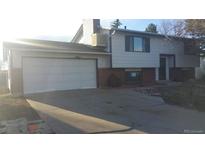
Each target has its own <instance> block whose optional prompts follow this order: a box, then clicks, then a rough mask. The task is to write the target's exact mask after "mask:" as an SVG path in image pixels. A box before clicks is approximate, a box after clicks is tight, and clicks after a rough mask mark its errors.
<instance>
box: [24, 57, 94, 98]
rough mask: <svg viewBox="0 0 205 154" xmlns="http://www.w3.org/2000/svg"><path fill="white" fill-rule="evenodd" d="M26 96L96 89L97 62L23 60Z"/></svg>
mask: <svg viewBox="0 0 205 154" xmlns="http://www.w3.org/2000/svg"><path fill="white" fill-rule="evenodd" d="M23 88H24V94H29V93H36V92H46V91H55V90H70V89H86V88H96V60H90V59H89V60H85V59H83V60H82V59H55V58H23Z"/></svg>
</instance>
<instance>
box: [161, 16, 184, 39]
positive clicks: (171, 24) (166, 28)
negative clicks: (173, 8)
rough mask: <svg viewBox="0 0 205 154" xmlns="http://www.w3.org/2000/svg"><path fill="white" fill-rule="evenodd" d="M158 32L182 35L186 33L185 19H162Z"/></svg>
mask: <svg viewBox="0 0 205 154" xmlns="http://www.w3.org/2000/svg"><path fill="white" fill-rule="evenodd" d="M159 32H160V33H161V34H164V35H166V36H167V35H173V36H179V37H183V36H185V35H186V30H185V21H184V20H183V19H177V20H163V21H162V22H161V24H160V26H159Z"/></svg>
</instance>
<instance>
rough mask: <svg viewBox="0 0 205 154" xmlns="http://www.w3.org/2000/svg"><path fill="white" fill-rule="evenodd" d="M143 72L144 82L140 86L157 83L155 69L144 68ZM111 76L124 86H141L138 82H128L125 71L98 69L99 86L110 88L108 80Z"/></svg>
mask: <svg viewBox="0 0 205 154" xmlns="http://www.w3.org/2000/svg"><path fill="white" fill-rule="evenodd" d="M141 70H142V81H141V82H140V84H143V85H149V84H153V83H154V82H155V69H154V68H143V69H141ZM111 74H114V75H116V76H117V77H118V78H119V79H120V80H121V82H122V84H123V85H126V84H129V85H130V84H139V82H138V83H136V82H130V81H129V82H128V81H126V75H125V69H110V68H109V69H106V68H103V69H98V86H99V87H108V83H107V81H108V78H109V76H110V75H111Z"/></svg>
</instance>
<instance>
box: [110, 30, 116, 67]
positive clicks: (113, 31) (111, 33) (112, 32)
mask: <svg viewBox="0 0 205 154" xmlns="http://www.w3.org/2000/svg"><path fill="white" fill-rule="evenodd" d="M114 34H115V30H109V52H110V53H111V55H110V68H112V35H114Z"/></svg>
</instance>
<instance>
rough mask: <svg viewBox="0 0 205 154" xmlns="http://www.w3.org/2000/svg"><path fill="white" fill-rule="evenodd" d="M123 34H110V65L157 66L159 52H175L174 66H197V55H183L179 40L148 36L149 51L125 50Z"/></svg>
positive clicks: (118, 66) (121, 66)
mask: <svg viewBox="0 0 205 154" xmlns="http://www.w3.org/2000/svg"><path fill="white" fill-rule="evenodd" d="M125 35H126V34H123V33H115V34H114V35H113V36H112V66H113V68H127V67H143V68H150V67H152V68H153V67H159V56H160V54H175V56H176V67H197V66H199V57H198V56H194V55H184V44H183V42H182V41H180V40H168V39H165V38H157V37H150V52H126V51H125Z"/></svg>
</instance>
